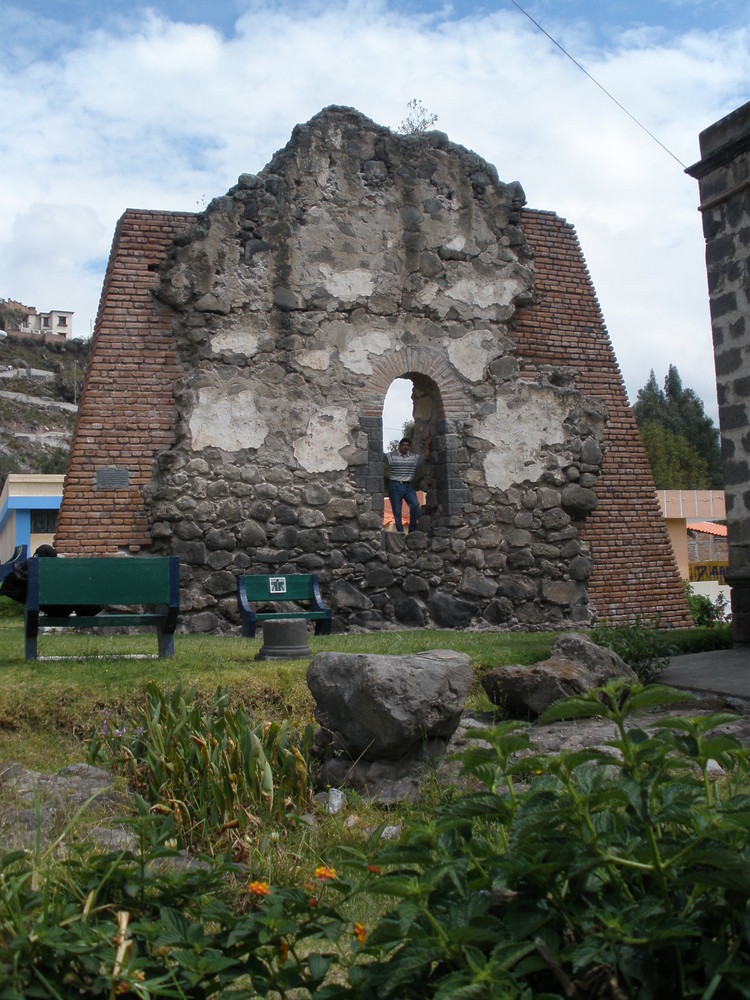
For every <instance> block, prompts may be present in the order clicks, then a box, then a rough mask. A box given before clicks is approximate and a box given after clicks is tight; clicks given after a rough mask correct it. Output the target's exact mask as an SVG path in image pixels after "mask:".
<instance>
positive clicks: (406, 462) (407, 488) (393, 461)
mask: <svg viewBox="0 0 750 1000" xmlns="http://www.w3.org/2000/svg"><path fill="white" fill-rule="evenodd" d="M431 444H432V435H430V437H428V438H427V443H426V444H425V446H424V454H423V455H415V454H413V452H411V451H410V450H409V449H410V448H411V441H410V440H409V438H406V437H405V438H401V440H400V441H399V443H398V451H389V452H386V454H385V455H384V456H383V458H384V460H385V461H386V462H387V463H388V468H389V469H390V473H391V480H390V483H389V485H388V499H389V500H390V502H391V510H392V511H393V521H394V523H395V525H396V531H400V532H402V533H403V530H404V528H403V525H402V523H401V508H402V505H403V502H404V500H406V503H407V505H408V507H409V531H410V532H411V531H416V530H417V527H418V521H419V500H418V498H417V494H416V491H415V490H414V487H413V485H412V482H411V481H412V479H413V478H414V474H415V473H416V471H417V469H418V468H419V466H420V465H422V463H423V462H426V461H427V460H428V459H429V457H430V445H431Z"/></svg>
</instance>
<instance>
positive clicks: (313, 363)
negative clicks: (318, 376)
mask: <svg viewBox="0 0 750 1000" xmlns="http://www.w3.org/2000/svg"><path fill="white" fill-rule="evenodd" d="M297 360H298V361H299V363H300V364H301V365H302V367H303V368H310V369H311V370H312V371H314V372H324V371H327V370H328V365H329V364H330V363H331V356H330V354H329V353H328V351H301V352H300V353H299V354H298V355H297Z"/></svg>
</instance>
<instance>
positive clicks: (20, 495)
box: [0, 472, 65, 563]
mask: <svg viewBox="0 0 750 1000" xmlns="http://www.w3.org/2000/svg"><path fill="white" fill-rule="evenodd" d="M64 479H65V476H61V475H58V476H42V475H37V474H34V473H26V472H12V473H11V474H10V475H9V476H6V479H5V483H4V485H3V490H2V493H0V563H1V562H7V560H8V559H10V558H11V556H12V555H13V552H14V551H15V549H16V546H18V545H25V546H26V549H27V551H28V553H29V555H31V554H32V553H33V552H34V551H35V550H36V549H37V548H38V546H40V545H42V544H43V543H45V542H46V543H47V544H49V545H52V544H53V541H54V537H55V526H56V524H57V512H58V510H59V509H60V503H61V501H62V490H63V481H64Z"/></svg>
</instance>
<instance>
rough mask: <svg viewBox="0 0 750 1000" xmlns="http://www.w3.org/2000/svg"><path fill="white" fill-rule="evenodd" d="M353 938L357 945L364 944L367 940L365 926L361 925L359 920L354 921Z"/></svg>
mask: <svg viewBox="0 0 750 1000" xmlns="http://www.w3.org/2000/svg"><path fill="white" fill-rule="evenodd" d="M354 937H355V938H356V939H357V944H364V943H365V940H366V939H367V931H366V930H365V925H364V924H361V923H360V922H359V920H355V921H354Z"/></svg>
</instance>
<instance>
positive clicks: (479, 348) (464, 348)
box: [448, 330, 497, 382]
mask: <svg viewBox="0 0 750 1000" xmlns="http://www.w3.org/2000/svg"><path fill="white" fill-rule="evenodd" d="M484 343H487V344H488V345H489V346H488V347H484V346H483V344H484ZM496 356H497V348H496V347H495V346H494V345H492V335H491V334H490V333H488V332H487V330H472V331H471V332H470V333H467V334H466V335H465V336H463V337H461V338H459V339H458V340H450V341H449V342H448V357H449V358H450V360H451V364H452V365H453V366H454V367H455V368H457V369H458V370H459V371H460V372H461V374H462V375H463V376H464V378H468V379H470V380H471V381H472V382H480V381H481V380H482V377H483V376H484V369H485V368H486V367H487V363H488V362H489V361H490V360H492V359H493V358H495V357H496Z"/></svg>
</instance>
